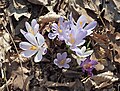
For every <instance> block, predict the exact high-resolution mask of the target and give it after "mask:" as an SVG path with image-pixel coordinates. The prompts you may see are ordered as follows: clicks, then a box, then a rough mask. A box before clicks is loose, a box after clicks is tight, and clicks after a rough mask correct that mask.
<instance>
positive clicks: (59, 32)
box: [48, 17, 69, 40]
mask: <svg viewBox="0 0 120 91" xmlns="http://www.w3.org/2000/svg"><path fill="white" fill-rule="evenodd" d="M68 26H69V22H67V21H66V22H64V18H63V17H60V18H59V23H58V25H57V24H56V23H53V24H52V30H53V33H49V34H48V37H49V38H50V39H55V38H56V36H58V39H59V40H64V39H65V37H66V36H67V35H66V32H67V30H68V29H67V28H68Z"/></svg>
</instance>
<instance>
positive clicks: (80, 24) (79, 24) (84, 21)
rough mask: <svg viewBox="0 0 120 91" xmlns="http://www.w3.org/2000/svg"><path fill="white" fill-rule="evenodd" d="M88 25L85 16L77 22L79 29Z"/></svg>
mask: <svg viewBox="0 0 120 91" xmlns="http://www.w3.org/2000/svg"><path fill="white" fill-rule="evenodd" d="M86 23H87V19H86V17H85V16H84V15H81V16H80V17H79V19H78V20H77V24H76V25H77V28H83V27H84V26H85V24H86Z"/></svg>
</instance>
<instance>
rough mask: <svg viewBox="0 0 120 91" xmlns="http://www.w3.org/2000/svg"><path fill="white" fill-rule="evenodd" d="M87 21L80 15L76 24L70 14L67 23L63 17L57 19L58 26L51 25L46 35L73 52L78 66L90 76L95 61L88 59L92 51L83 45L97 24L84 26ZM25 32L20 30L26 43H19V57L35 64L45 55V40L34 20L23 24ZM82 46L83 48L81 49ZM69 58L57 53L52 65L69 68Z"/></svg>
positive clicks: (64, 54) (94, 22) (65, 53)
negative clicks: (20, 50) (32, 60)
mask: <svg viewBox="0 0 120 91" xmlns="http://www.w3.org/2000/svg"><path fill="white" fill-rule="evenodd" d="M86 23H87V19H86V17H85V16H84V15H81V16H80V17H79V18H78V20H77V22H74V21H73V17H72V13H71V14H70V16H69V19H68V21H66V20H64V18H63V17H60V18H59V22H58V24H56V23H53V24H52V32H50V33H49V34H48V37H49V38H50V39H55V38H56V37H58V39H59V40H61V41H64V42H65V43H66V45H68V46H69V48H70V49H71V50H72V51H74V52H75V54H76V55H77V56H76V59H77V63H78V65H80V66H81V67H82V70H83V72H85V71H87V72H88V73H89V74H90V75H93V74H92V70H93V69H94V66H95V65H96V64H97V62H96V61H94V60H91V59H90V55H91V54H92V53H93V50H87V48H86V47H85V46H83V45H84V43H85V42H86V41H85V38H86V36H88V35H90V34H92V32H93V31H92V30H93V29H94V28H95V27H96V25H97V22H96V21H92V22H90V23H89V24H88V25H86ZM25 27H26V30H27V32H25V31H24V30H22V29H21V30H20V31H21V33H22V34H23V35H24V37H25V38H26V39H27V40H28V42H21V43H20V44H19V46H20V48H21V49H23V50H24V51H23V52H21V55H22V56H24V57H27V58H29V57H33V56H34V61H35V62H40V61H41V59H42V55H44V54H45V53H46V49H47V47H46V46H45V39H44V37H43V36H42V35H41V34H40V33H39V31H38V30H39V24H38V23H37V21H36V20H35V19H33V20H32V21H31V25H30V24H29V23H28V22H25ZM82 46H83V47H82ZM69 62H71V59H70V58H67V52H64V53H62V54H61V53H57V58H56V59H54V64H55V65H57V66H58V67H59V68H69V67H70V66H69V64H68V63H69Z"/></svg>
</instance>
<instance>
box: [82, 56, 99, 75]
mask: <svg viewBox="0 0 120 91" xmlns="http://www.w3.org/2000/svg"><path fill="white" fill-rule="evenodd" d="M97 64H98V62H97V61H95V60H91V59H90V57H88V58H87V59H85V61H82V62H81V64H80V66H81V67H82V71H83V72H85V71H86V72H88V74H89V75H90V76H92V75H93V73H92V70H93V69H94V68H95V65H97Z"/></svg>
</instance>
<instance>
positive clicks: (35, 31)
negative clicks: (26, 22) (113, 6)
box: [34, 24, 39, 34]
mask: <svg viewBox="0 0 120 91" xmlns="http://www.w3.org/2000/svg"><path fill="white" fill-rule="evenodd" d="M38 30H39V24H36V25H35V26H34V34H37V32H38Z"/></svg>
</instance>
